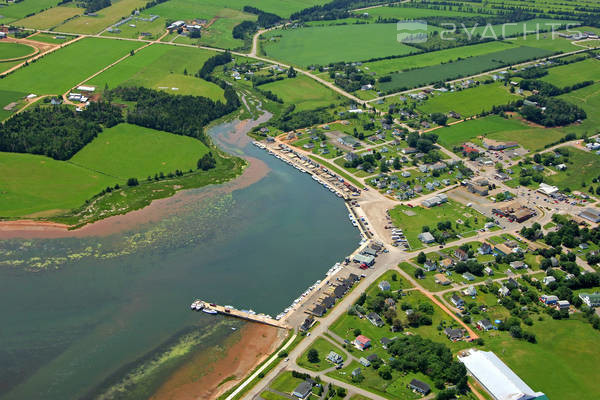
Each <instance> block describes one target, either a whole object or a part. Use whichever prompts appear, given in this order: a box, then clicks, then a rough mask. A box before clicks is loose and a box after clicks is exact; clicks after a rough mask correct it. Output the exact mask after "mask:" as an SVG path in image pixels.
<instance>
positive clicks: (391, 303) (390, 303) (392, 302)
mask: <svg viewBox="0 0 600 400" xmlns="http://www.w3.org/2000/svg"><path fill="white" fill-rule="evenodd" d="M384 303H385V305H386V307H388V308H389V307H395V306H396V300H394V299H392V298H391V297H388V298H387V299H385V301H384Z"/></svg>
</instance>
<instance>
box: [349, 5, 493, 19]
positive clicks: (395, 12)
mask: <svg viewBox="0 0 600 400" xmlns="http://www.w3.org/2000/svg"><path fill="white" fill-rule="evenodd" d="M362 12H368V13H369V17H372V18H379V17H381V18H398V19H413V18H423V17H437V16H442V17H470V16H476V15H482V14H477V13H474V12H464V11H455V10H435V9H431V8H411V7H397V6H396V7H394V6H392V7H388V6H381V7H375V8H370V9H368V10H365V11H359V12H358V13H359V14H360V13H362Z"/></svg>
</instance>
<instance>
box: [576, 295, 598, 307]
mask: <svg viewBox="0 0 600 400" xmlns="http://www.w3.org/2000/svg"><path fill="white" fill-rule="evenodd" d="M579 298H580V299H581V301H583V302H584V303H585V305H587V306H588V307H598V306H600V293H598V292H596V293H580V294H579Z"/></svg>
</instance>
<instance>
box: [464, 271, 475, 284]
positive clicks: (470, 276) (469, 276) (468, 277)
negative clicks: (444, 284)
mask: <svg viewBox="0 0 600 400" xmlns="http://www.w3.org/2000/svg"><path fill="white" fill-rule="evenodd" d="M462 277H463V278H465V279H466V280H468V281H469V282H472V281H474V280H475V275H473V274H472V273H470V272H465V273H464V274H462Z"/></svg>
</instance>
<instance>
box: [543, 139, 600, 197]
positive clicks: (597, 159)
mask: <svg viewBox="0 0 600 400" xmlns="http://www.w3.org/2000/svg"><path fill="white" fill-rule="evenodd" d="M568 149H569V152H570V155H569V164H568V165H567V169H566V170H565V171H560V172H558V173H557V174H555V175H550V176H546V177H544V182H546V183H548V184H550V185H555V186H557V187H559V188H560V189H564V188H567V187H568V188H570V189H571V190H583V191H586V189H587V188H586V187H584V186H583V185H582V183H585V184H588V185H589V184H591V183H592V179H593V178H596V177H597V176H598V171H599V170H600V156H599V155H598V154H596V153H595V152H588V151H583V150H579V149H576V148H575V147H569V148H568Z"/></svg>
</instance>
